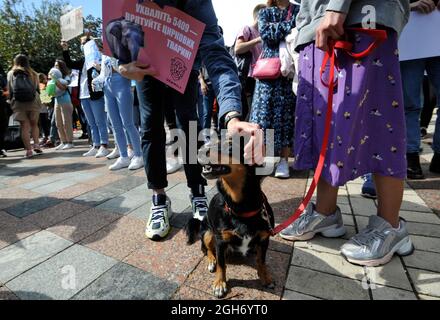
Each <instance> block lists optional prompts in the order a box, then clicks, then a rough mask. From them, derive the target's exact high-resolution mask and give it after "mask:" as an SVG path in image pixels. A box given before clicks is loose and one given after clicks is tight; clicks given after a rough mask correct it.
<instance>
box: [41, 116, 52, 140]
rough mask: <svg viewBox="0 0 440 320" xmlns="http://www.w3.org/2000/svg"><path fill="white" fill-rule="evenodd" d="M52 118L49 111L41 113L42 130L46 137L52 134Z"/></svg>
mask: <svg viewBox="0 0 440 320" xmlns="http://www.w3.org/2000/svg"><path fill="white" fill-rule="evenodd" d="M50 126H51V119H49V113H40V127H41V132H42V133H43V136H44V137H45V138H49V136H50Z"/></svg>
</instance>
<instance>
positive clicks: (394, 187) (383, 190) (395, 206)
mask: <svg viewBox="0 0 440 320" xmlns="http://www.w3.org/2000/svg"><path fill="white" fill-rule="evenodd" d="M374 181H375V183H376V189H377V201H378V215H379V216H380V217H381V218H383V219H385V220H386V221H388V222H389V223H390V224H391V225H392V226H393V227H394V228H398V227H399V211H400V207H401V205H402V200H403V189H404V182H403V180H400V179H396V178H392V177H384V176H379V175H377V174H375V175H374Z"/></svg>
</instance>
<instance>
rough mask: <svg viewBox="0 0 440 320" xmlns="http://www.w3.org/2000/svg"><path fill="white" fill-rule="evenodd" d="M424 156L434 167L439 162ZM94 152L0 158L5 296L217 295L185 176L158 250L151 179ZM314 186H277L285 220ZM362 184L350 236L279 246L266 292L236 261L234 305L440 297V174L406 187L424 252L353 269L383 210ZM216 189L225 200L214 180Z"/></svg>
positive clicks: (273, 248) (351, 205) (173, 189)
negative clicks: (190, 231) (192, 230)
mask: <svg viewBox="0 0 440 320" xmlns="http://www.w3.org/2000/svg"><path fill="white" fill-rule="evenodd" d="M431 133H432V127H431ZM425 142H429V138H428V140H426V141H425ZM424 149H425V154H424V156H423V158H424V161H425V164H424V166H425V169H427V166H426V165H427V163H426V161H427V160H430V158H431V156H432V155H430V154H429V152H428V150H430V148H429V147H428V145H427V144H425V145H424ZM85 150H86V147H85V146H84V145H83V146H81V147H77V148H75V149H74V150H73V151H70V152H54V151H47V152H46V153H45V154H44V155H43V156H41V157H37V158H35V159H32V160H23V159H20V156H21V155H22V154H23V151H17V152H11V153H10V158H8V159H6V160H0V299H214V297H213V296H212V295H211V292H210V286H211V283H212V280H213V275H211V274H209V273H208V272H207V271H206V269H207V262H206V259H205V258H204V257H203V255H202V253H201V252H200V245H199V244H195V245H193V246H187V245H186V244H185V236H184V232H183V231H182V228H183V226H184V225H185V222H186V221H187V219H188V217H189V216H190V210H189V205H190V203H189V200H188V190H187V188H186V184H185V183H184V175H183V173H182V172H178V173H176V174H174V175H171V176H170V177H169V182H170V186H169V188H168V193H169V195H170V196H171V198H172V199H173V211H174V216H173V218H172V220H171V221H172V225H173V231H172V233H171V235H170V236H169V238H168V239H167V240H166V241H163V242H160V243H153V242H150V241H149V240H147V239H146V238H145V237H144V235H143V234H144V225H145V220H146V218H147V212H148V208H149V205H150V198H151V193H150V192H149V191H148V190H147V189H146V186H145V174H144V172H143V171H142V170H140V171H137V172H129V171H128V170H123V171H120V172H116V173H110V172H109V171H108V170H107V167H108V165H109V161H106V160H102V159H101V160H99V159H94V158H88V159H85V158H82V157H81V156H80V155H81V154H82V153H83V152H84V151H85ZM307 182H308V174H306V173H294V175H293V178H292V179H289V180H283V181H281V180H276V179H274V178H267V179H266V180H265V182H264V190H265V192H266V193H267V195H268V198H269V201H270V202H271V204H272V206H273V208H274V211H275V213H276V220H277V222H281V221H283V220H284V219H285V218H287V217H288V216H289V215H290V213H291V212H292V211H293V209H294V208H296V206H297V205H298V203H299V202H300V200H301V199H302V196H303V195H304V192H305V190H306V186H307ZM361 183H362V182H361V181H360V180H357V181H354V182H352V183H349V184H348V185H347V186H346V187H344V188H341V190H340V198H339V205H340V207H341V209H342V211H343V213H344V220H345V223H346V225H347V228H348V233H347V234H346V236H345V237H344V239H323V238H320V237H318V238H316V239H313V240H311V241H307V242H303V243H299V242H298V243H296V244H295V245H294V246H293V244H292V243H289V242H286V241H283V240H282V239H280V238H279V237H276V238H274V239H272V241H271V245H270V250H269V252H268V264H269V268H270V270H271V272H272V274H273V276H274V279H275V281H276V287H275V289H273V290H268V289H264V288H262V287H261V286H260V284H259V282H258V277H257V272H256V270H255V263H254V259H253V258H252V257H251V258H246V259H245V258H237V257H234V258H232V259H230V265H229V266H228V272H227V275H228V279H229V286H230V288H231V291H230V293H229V294H228V297H227V299H270V300H277V299H286V300H297V299H365V300H368V299H374V300H380V299H411V300H413V299H437V300H439V299H440V218H439V214H440V192H439V190H440V177H439V176H433V175H428V179H427V180H425V181H420V182H411V183H409V185H407V186H406V189H405V199H404V203H403V206H402V216H403V217H404V218H405V219H407V220H408V227H409V231H410V233H411V234H412V239H413V241H414V244H415V247H416V251H415V253H414V254H413V255H412V256H409V257H405V258H400V257H395V258H394V259H393V260H392V261H391V263H390V264H388V265H386V266H384V267H380V268H362V267H358V266H353V265H351V264H349V263H347V262H346V261H345V260H344V259H343V258H342V257H341V256H340V255H339V251H338V249H339V247H340V246H341V245H342V244H343V243H344V241H345V240H346V239H348V238H349V237H351V236H352V235H354V234H355V232H356V231H358V230H359V229H361V228H362V227H364V226H365V225H366V223H367V219H368V217H369V216H370V215H372V214H374V213H375V212H376V202H375V201H372V200H367V199H364V198H362V197H361V196H360V194H359V192H360V187H361ZM208 190H209V195H210V196H212V195H214V194H215V192H216V191H215V188H214V185H213V184H211V185H210V186H209V189H208Z"/></svg>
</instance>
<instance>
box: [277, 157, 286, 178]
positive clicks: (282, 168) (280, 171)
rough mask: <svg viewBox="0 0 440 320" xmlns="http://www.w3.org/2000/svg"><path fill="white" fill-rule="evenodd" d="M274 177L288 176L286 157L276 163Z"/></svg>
mask: <svg viewBox="0 0 440 320" xmlns="http://www.w3.org/2000/svg"><path fill="white" fill-rule="evenodd" d="M275 178H280V179H287V178H290V169H289V163H288V162H287V160H286V159H283V160H281V162H280V163H279V164H278V167H277V170H276V171H275Z"/></svg>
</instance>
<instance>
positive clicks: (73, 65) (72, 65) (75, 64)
mask: <svg viewBox="0 0 440 320" xmlns="http://www.w3.org/2000/svg"><path fill="white" fill-rule="evenodd" d="M61 47H62V48H63V60H64V62H65V63H66V65H67V67H68V68H69V69H76V70H82V68H83V66H84V63H85V59H81V60H79V61H73V60H72V59H71V58H70V52H69V46H68V44H67V42H65V41H63V42H61Z"/></svg>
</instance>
